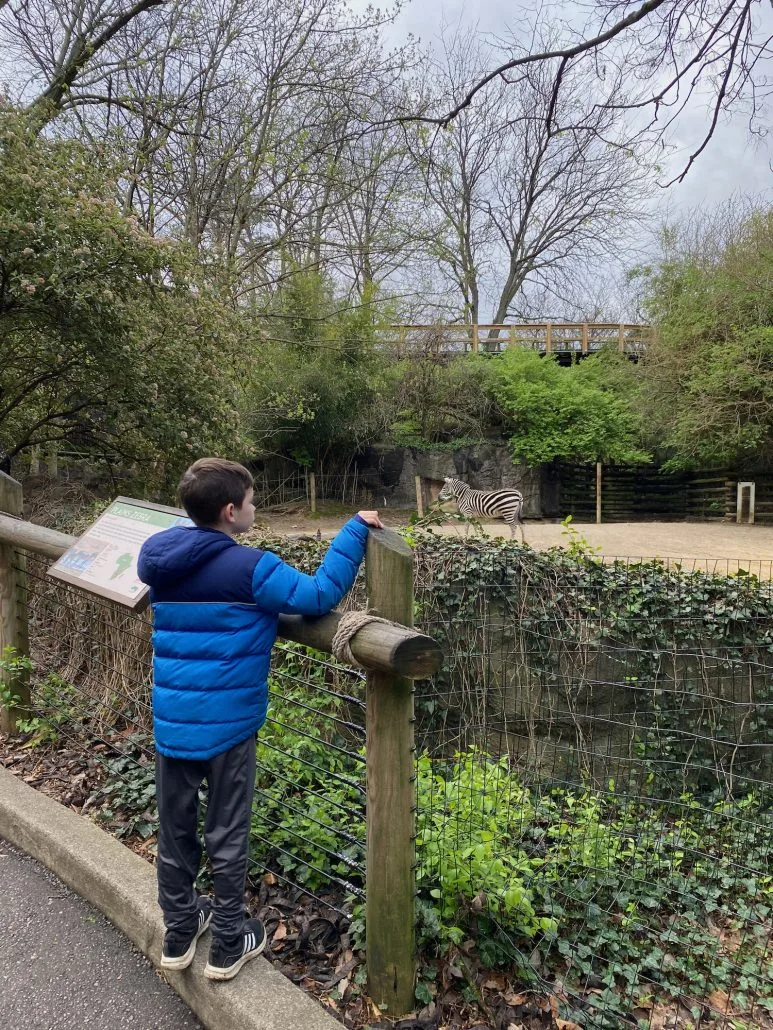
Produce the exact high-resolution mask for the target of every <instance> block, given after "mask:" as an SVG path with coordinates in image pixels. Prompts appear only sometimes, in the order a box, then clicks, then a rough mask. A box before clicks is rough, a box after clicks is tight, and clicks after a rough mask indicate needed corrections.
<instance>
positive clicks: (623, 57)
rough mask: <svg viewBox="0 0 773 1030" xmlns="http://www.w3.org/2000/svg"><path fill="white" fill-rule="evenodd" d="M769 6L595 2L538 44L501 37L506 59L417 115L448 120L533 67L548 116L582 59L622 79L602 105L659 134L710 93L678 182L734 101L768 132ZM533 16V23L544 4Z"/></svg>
mask: <svg viewBox="0 0 773 1030" xmlns="http://www.w3.org/2000/svg"><path fill="white" fill-rule="evenodd" d="M768 7H769V0H768V3H766V2H765V0H646V2H645V3H643V4H641V5H638V6H637V5H636V4H635V2H634V0H596V3H595V5H594V6H593V7H592V8H591V13H590V15H589V17H588V21H587V23H586V25H585V26H584V28H583V29H582V30H580V31H577V30H575V29H572V28H571V18H567V19H564V20H562V24H563V26H564V29H563V31H564V38H563V39H562V40H561V41H559V42H553V41H551V44H550V45H548V46H541V45H540V41H539V33H538V32H535V36H534V38H533V39H531V40H527V41H526V42H523V41H521V40H517V39H511V40H509V41H507V42H506V43H505V44H504V45H503V49H504V50H505V51H507V56H506V58H505V59H504V60H499V61H496V60H494V61H492V62H491V63H492V64H493V67H490V68H489V70H488V71H487V72H485V73H481V74H479V75H478V76H476V78H475V79H474V80H473V81H471V82H470V83H469V84H468V86H467V88H466V89H465V90H464V91H463V93H461V94H460V95H459V96H458V97H457V98H456V99H455V101H454V102H453V103H452V104H451V105H448V106H446V108H445V110H444V111H443V113H442V114H438V115H436V116H432V115H423V114H419V115H415V116H414V117H418V118H419V120H421V121H425V122H429V123H431V124H435V125H439V126H447V125H449V124H451V123H452V122H453V121H455V120H456V119H457V118H458V117H459V116H460V115H461V114H462V112H463V111H465V110H467V109H468V108H469V107H470V106H471V105H473V103H478V102H480V100H481V97H482V96H483V95H484V94H485V93H486V92H488V91H489V90H492V89H494V90H497V89H499V87H500V86H501V85H502V84H505V85H507V86H509V87H517V86H518V85H519V84H522V83H523V82H524V80H525V78H526V77H527V76H528V74H529V72H530V70H531V69H533V68H535V67H537V68H542V69H543V70H544V72H545V73H546V75H547V77H548V78H549V81H550V83H551V94H552V101H553V102H552V103H550V104H549V105H548V107H547V111H546V117H547V118H548V120H549V121H550V120H552V119H553V117H554V116H555V115H556V113H557V112H558V110H559V108H558V98H559V94H560V91H561V88H562V84H563V82H564V80H565V78H566V77H567V75H569V74H571V72H572V71H573V70H574V69H576V68H577V66H578V65H579V64H582V65H584V66H585V67H586V68H587V69H588V70H589V71H590V72H592V74H593V75H594V76H595V77H596V78H597V79H598V80H599V81H600V82H603V81H604V80H605V79H606V77H607V76H608V75H612V76H613V77H617V78H618V79H619V80H621V81H622V80H624V81H625V83H626V86H627V91H626V95H625V96H623V95H618V96H616V97H614V98H613V97H608V98H607V99H605V100H603V101H601V103H602V105H603V106H606V107H607V108H608V109H609V110H614V111H618V112H623V111H627V112H631V113H634V114H635V115H636V117H637V119H638V122H639V125H640V127H641V129H642V131H643V132H646V133H652V132H653V131H656V132H657V133H658V134H660V135H661V136H663V135H664V134H665V133H666V132H667V130H668V129H669V128H670V126H671V125H672V123H673V122H674V121H675V120H676V119H677V118H678V116H679V114H680V113H681V112H682V111H683V110H684V108H685V106H686V105H687V104H688V103H689V102H690V100H691V98H692V97H693V96H695V95H702V94H703V93H708V95H709V98H710V99H709V104H708V106H709V116H708V118H707V121H706V128H705V131H704V134H703V138H702V139H701V141H700V143H699V145H698V146H697V148H696V149H695V151H694V152H693V153H692V154H691V155H690V157H689V158H688V160H687V162H686V164H685V166H684V168H683V170H682V172H681V173H680V175H679V176H677V179H679V180H681V179H683V178H684V177H685V175H686V174H687V172H688V171H689V170H690V168H691V167H692V165H693V163H694V161H695V160H696V158H697V157H698V156H699V155H700V154H701V153H702V151H703V150H704V149H705V148H706V146H707V144H708V142H709V140H710V139H711V137H712V135H713V133H714V130H715V128H716V126H717V122H718V121H719V118H720V115H721V113H722V112H723V111H724V110H726V109H727V108H728V107H730V106H731V105H736V106H737V105H739V104H743V103H744V102H745V103H746V104H747V105H748V110H749V114H750V124H751V126H752V127H753V128H756V129H758V130H760V131H765V124H764V118H763V117H762V109H763V105H764V102H765V100H766V98H767V97H769V96H770V91H771V78H770V73H769V70H766V66H765V62H766V60H769V59H770V58H771V56H773V35H771V33H770V27H771V26H770V17H769V15H766V13H765V12H766V10H767V8H768ZM554 13H555V12H554ZM573 13H575V14H576V9H575V11H574V12H573ZM533 17H534V22H535V25H536V26H537V29H539V28H540V26H541V24H542V22H543V15H542V10H541V9H539V10H537V11H536V12H534V16H533ZM554 23H555V24H558V19H557V18H555V17H554ZM672 181H676V179H674V180H672Z"/></svg>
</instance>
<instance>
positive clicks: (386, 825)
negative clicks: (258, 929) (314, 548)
mask: <svg viewBox="0 0 773 1030" xmlns="http://www.w3.org/2000/svg"><path fill="white" fill-rule="evenodd" d="M366 570H367V572H366V574H367V589H368V606H369V609H370V610H371V611H373V612H374V614H377V615H379V616H381V617H382V618H385V619H390V620H391V621H393V622H398V623H401V624H402V625H403V626H412V625H413V555H412V552H411V549H410V547H408V545H407V544H406V543H405V541H404V540H402V539H401V538H400V537H399V536H398V535H397V534H396V533H395V532H393V531H392V530H371V532H370V536H369V538H368V551H367V564H366ZM413 694H414V691H413V685H412V683H411V681H410V680H408V679H404V678H403V677H400V676H395V675H394V674H392V673H384V672H368V674H367V720H366V726H367V740H366V755H367V758H366V761H367V859H366V873H367V900H366V905H365V933H366V951H367V964H368V993H369V994H370V997H371V998H372V999H373V1001H374V1002H375V1003H376V1005H378V1007H379V1008H380V1009H383V1010H384V1011H385V1012H387V1013H388V1014H389V1016H390V1017H391V1018H393V1019H394V1018H395V1017H398V1016H402V1015H405V1013H407V1012H410V1011H411V1010H412V1009H413V1007H414V1004H415V1002H414V993H413V992H414V980H415V962H416V960H415V890H416V871H415V864H414V852H415V811H416V755H415V747H414V722H413Z"/></svg>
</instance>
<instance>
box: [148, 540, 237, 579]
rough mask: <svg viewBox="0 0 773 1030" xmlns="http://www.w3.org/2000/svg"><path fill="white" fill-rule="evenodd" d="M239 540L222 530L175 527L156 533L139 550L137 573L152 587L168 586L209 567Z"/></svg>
mask: <svg viewBox="0 0 773 1030" xmlns="http://www.w3.org/2000/svg"><path fill="white" fill-rule="evenodd" d="M238 546H239V545H238V544H237V543H236V541H235V540H234V539H233V538H232V537H230V536H228V534H227V533H222V532H221V531H220V530H219V529H205V528H201V527H199V526H173V527H172V528H171V529H165V530H162V532H160V533H155V534H154V535H153V536H152V537H150V538H149V539H148V540H146V541H145V543H144V544H143V545H142V549H141V551H140V557H139V561H138V563H137V571H138V573H139V576H140V579H141V580H142V581H143V582H144V583H147V584H149V586H151V587H163V586H169V585H171V584H173V583H176V582H178V581H179V580H181V579H183V578H186V577H188V576H190V575H191V574H192V573H194V572H196V571H197V570H199V569H201V568H202V567H203V566H205V565H208V564H209V562H211V561H213V560H214V559H215V558H217V557H218V556H220V555H221V554H223V552H224V551H227V550H228V549H229V548H231V547H238Z"/></svg>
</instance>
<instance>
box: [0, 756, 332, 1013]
mask: <svg viewBox="0 0 773 1030" xmlns="http://www.w3.org/2000/svg"><path fill="white" fill-rule="evenodd" d="M0 837H4V838H5V839H6V840H8V841H10V843H11V844H14V845H16V847H18V848H21V850H22V851H26V853H27V854H28V855H31V856H32V857H33V858H34V859H36V860H37V861H38V862H40V863H41V864H42V865H44V866H46V867H47V868H48V869H50V870H51V872H52V873H55V874H56V876H58V877H59V879H60V880H62V881H64V883H66V884H67V885H68V887H71V888H72V889H73V890H74V891H75V892H76V893H77V894H79V895H80V896H81V897H82V898H84V899H85V900H86V901H87V902H89V903H90V904H91V905H93V906H94V907H95V908H98V909H99V910H100V911H101V912H103V913H104V914H105V915H106V916H107V918H108V919H109V920H110V921H111V922H112V923H113V925H114V926H116V927H118V929H119V930H122V931H123V933H125V934H126V936H127V937H128V938H129V939H130V940H131V941H132V942H133V943H134V944H135V945H136V946H137V947H138V948H139V950H140V951H141V952H142V953H143V954H144V955H145V956H146V957H147V958H148V959H149V960H150V961H151V962H152V964H153V965H154V966H155V967H156V968H158V963H159V961H160V956H161V943H162V940H163V933H164V927H163V923H162V921H161V916H160V912H159V909H158V904H157V902H156V876H155V872H154V870H153V868H152V866H150V865H149V864H148V863H147V862H145V861H143V859H141V858H140V857H139V856H138V855H135V854H134V852H133V851H130V850H129V849H128V848H127V847H125V846H124V845H123V844H121V842H120V841H119V840H117V839H116V838H115V837H111V836H110V834H108V833H105V832H104V830H100V829H99V827H98V826H96V825H95V824H94V823H92V822H91V821H90V820H89V819H87V818H85V817H83V816H79V815H77V814H76V813H75V812H72V811H70V810H69V809H67V808H64V807H63V806H62V805H60V804H58V803H57V802H56V801H54V800H53V799H52V798H49V797H47V796H46V795H45V794H41V793H39V792H38V791H36V790H33V788H32V787H29V786H27V784H26V783H24V782H22V781H21V780H19V779H18V778H17V777H16V776H14V775H13V774H12V773H10V772H8V770H7V769H4V768H3V767H2V766H0ZM208 950H209V933H207V934H206V935H205V936H204V937H203V938H202V941H201V942H200V944H199V947H198V950H197V952H196V958H195V960H194V962H193V965H192V966H190V967H189V968H188V969H186V970H185V971H184V972H182V973H174V972H166V971H165V972H164V974H163V975H164V977H165V979H166V980H167V981H168V982H169V984H170V986H171V987H172V988H173V989H174V990H175V991H176V992H177V994H179V995H180V997H181V998H182V999H183V1001H184V1002H185V1003H186V1004H187V1005H188V1006H189V1008H190V1009H191V1010H192V1011H193V1012H194V1014H195V1015H196V1016H197V1017H198V1019H199V1020H200V1021H201V1022H202V1023H203V1024H204V1026H205V1027H207V1028H208V1030H341V1024H340V1023H339V1022H338V1021H337V1020H335V1019H333V1017H332V1016H329V1015H328V1014H327V1013H326V1012H325V1010H324V1009H323V1008H322V1007H321V1006H320V1005H319V1004H318V1003H317V1002H316V1001H314V999H313V998H310V997H309V996H308V995H307V994H304V993H303V991H301V990H300V989H299V988H298V987H296V986H295V985H294V984H292V983H291V982H290V981H289V980H287V979H286V978H285V977H284V976H282V974H281V973H278V972H277V971H276V970H275V969H274V968H273V966H271V965H270V963H269V962H267V961H266V960H265V959H264V958H257V959H255V960H254V961H252V962H250V963H249V964H248V965H246V966H245V967H244V969H243V970H242V971H241V972H240V973H239V975H238V976H237V977H236V978H235V979H234V980H232V981H229V982H226V983H213V982H212V981H210V980H206V979H205V978H204V976H203V969H204V965H205V962H206V954H207V952H208Z"/></svg>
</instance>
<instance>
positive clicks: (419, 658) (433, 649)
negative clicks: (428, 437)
mask: <svg viewBox="0 0 773 1030" xmlns="http://www.w3.org/2000/svg"><path fill="white" fill-rule="evenodd" d="M375 532H380V531H379V530H376V531H375ZM76 540H77V537H74V536H69V535H68V534H67V533H58V532H57V531H56V530H54V529H46V528H45V527H44V526H36V525H35V524H34V523H32V522H24V521H23V520H22V519H15V518H11V517H10V516H8V515H2V514H0V544H10V545H11V546H13V547H18V548H20V549H22V550H25V551H30V552H32V553H33V554H39V555H42V556H43V557H45V558H53V559H57V558H60V557H61V556H62V555H63V554H64V552H65V551H66V550H67V549H68V547H71V546H72V545H73V544H74V543H75V541H76ZM341 618H342V616H341V613H340V612H330V614H329V615H323V616H322V617H321V618H318V619H312V618H307V617H305V616H300V615H280V616H279V636H280V637H282V638H283V639H284V640H291V641H293V642H294V643H296V644H303V645H305V646H306V647H313V648H316V649H317V650H318V651H327V652H328V653H330V651H331V644H332V641H333V637H334V635H335V632H336V630H337V628H338V624H339V622H340V621H341ZM349 646H350V648H351V651H352V654H353V655H354V657H355V658H356V659H357V661H358V662H359V663H360V665H362V666H363V668H365V669H372V670H374V671H377V672H391V673H394V674H395V675H398V676H404V677H406V678H407V679H424V678H426V677H427V676H431V675H433V673H435V672H437V670H438V669H439V668H440V663H441V661H442V652H441V649H440V646H439V645H438V643H437V642H436V641H435V640H433V639H432V637H428V636H426V635H425V634H423V633H419V632H417V631H416V630H413V629H408V628H407V627H405V626H400V625H398V624H397V623H393V622H390V623H369V624H367V625H365V626H363V627H362V629H359V630H358V631H357V633H355V635H354V636H353V637H352V639H351V641H350V643H349Z"/></svg>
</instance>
